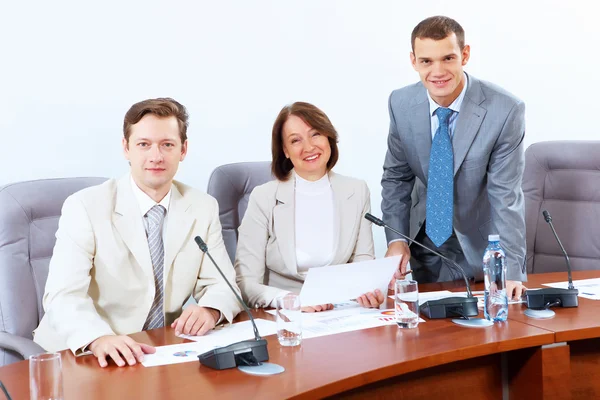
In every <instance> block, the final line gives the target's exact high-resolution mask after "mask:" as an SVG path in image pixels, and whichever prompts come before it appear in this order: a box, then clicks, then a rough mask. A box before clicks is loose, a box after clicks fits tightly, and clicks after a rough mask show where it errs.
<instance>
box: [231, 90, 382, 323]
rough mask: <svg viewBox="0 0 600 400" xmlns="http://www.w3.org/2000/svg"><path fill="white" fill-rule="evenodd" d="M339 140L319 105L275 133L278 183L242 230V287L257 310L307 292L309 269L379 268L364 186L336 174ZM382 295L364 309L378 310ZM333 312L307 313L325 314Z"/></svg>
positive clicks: (300, 109) (289, 111)
mask: <svg viewBox="0 0 600 400" xmlns="http://www.w3.org/2000/svg"><path fill="white" fill-rule="evenodd" d="M337 138H338V135H337V132H336V130H335V128H334V127H333V125H332V124H331V122H330V121H329V118H328V117H327V115H325V113H324V112H323V111H321V110H320V109H318V108H317V107H315V106H314V105H312V104H308V103H303V102H296V103H294V104H291V105H288V106H285V107H284V108H283V109H282V110H281V112H280V113H279V115H278V116H277V119H276V120H275V123H274V125H273V132H272V137H271V151H272V156H273V162H272V170H273V175H275V177H276V178H277V180H274V181H271V182H268V183H266V184H264V185H261V186H257V187H256V188H255V189H254V190H253V191H252V194H251V195H250V199H249V201H248V209H247V211H246V214H245V215H244V220H243V221H242V224H241V225H240V228H239V239H238V245H237V252H236V257H235V268H236V272H237V281H238V285H239V287H240V289H241V291H242V294H243V296H244V299H245V300H246V301H247V302H248V303H249V304H250V306H252V307H268V306H271V307H273V306H275V305H276V304H275V300H276V299H277V297H279V296H281V295H283V294H285V293H287V292H289V291H292V292H299V291H300V289H301V287H302V284H303V282H304V279H305V278H306V274H307V273H308V269H309V268H318V267H322V266H325V265H338V264H344V263H351V262H357V261H365V260H372V259H373V258H375V257H374V250H373V235H372V233H371V223H370V222H369V221H367V220H366V219H365V218H363V216H364V215H365V213H367V212H370V210H371V201H370V194H369V188H368V187H367V184H366V183H365V182H364V181H361V180H358V179H354V178H350V177H346V176H343V175H338V174H335V173H334V172H333V171H331V169H332V168H333V167H334V165H335V164H336V162H337V160H338V147H337ZM384 299H385V297H384V295H383V293H381V291H379V290H375V292H372V293H365V294H363V295H362V296H360V297H359V298H358V299H357V301H358V302H359V303H360V304H361V305H363V306H365V307H378V306H379V305H380V304H381V303H382V302H383V301H384ZM331 308H333V305H332V304H323V305H318V306H314V307H303V311H307V312H312V311H324V310H328V309H331Z"/></svg>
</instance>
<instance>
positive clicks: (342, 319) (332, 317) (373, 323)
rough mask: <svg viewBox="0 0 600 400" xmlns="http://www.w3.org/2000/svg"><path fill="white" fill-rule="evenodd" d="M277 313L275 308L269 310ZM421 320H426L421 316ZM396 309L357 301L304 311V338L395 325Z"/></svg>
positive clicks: (273, 313)
mask: <svg viewBox="0 0 600 400" xmlns="http://www.w3.org/2000/svg"><path fill="white" fill-rule="evenodd" d="M267 312H268V313H269V314H272V315H275V314H276V311H275V310H268V311H267ZM419 322H425V320H423V319H422V318H419ZM395 324H396V316H395V313H394V309H389V310H380V309H378V308H365V307H362V306H361V305H360V304H358V303H356V302H353V301H351V302H344V303H339V304H334V309H333V310H330V311H322V312H315V313H302V338H303V339H311V338H315V337H320V336H327V335H335V334H337V333H344V332H351V331H357V330H361V329H369V328H375V327H378V326H385V325H395Z"/></svg>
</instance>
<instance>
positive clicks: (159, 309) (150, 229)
mask: <svg viewBox="0 0 600 400" xmlns="http://www.w3.org/2000/svg"><path fill="white" fill-rule="evenodd" d="M166 211H167V210H166V209H165V208H164V207H163V206H161V205H160V204H157V205H155V206H154V207H152V208H151V209H150V211H148V212H147V213H146V218H145V219H144V222H145V225H146V232H147V234H148V248H149V249H150V259H151V260H152V268H153V269H154V285H155V287H156V291H155V292H154V302H153V303H152V307H151V308H150V312H149V313H148V318H146V323H145V324H144V328H143V330H147V329H154V328H162V327H163V326H164V325H165V313H164V311H163V303H164V284H163V281H164V279H163V271H164V269H165V247H164V245H163V238H162V226H163V222H164V220H165V212H166Z"/></svg>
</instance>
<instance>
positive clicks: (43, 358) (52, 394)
mask: <svg viewBox="0 0 600 400" xmlns="http://www.w3.org/2000/svg"><path fill="white" fill-rule="evenodd" d="M29 393H30V395H29V398H30V400H64V394H63V379H62V360H61V358H60V354H59V353H43V354H36V355H33V356H30V357H29Z"/></svg>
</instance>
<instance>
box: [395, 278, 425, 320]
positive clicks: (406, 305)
mask: <svg viewBox="0 0 600 400" xmlns="http://www.w3.org/2000/svg"><path fill="white" fill-rule="evenodd" d="M394 303H395V309H396V323H397V324H398V327H399V328H416V327H417V325H418V324H419V287H418V285H417V281H412V280H401V279H398V280H396V285H395V296H394Z"/></svg>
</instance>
